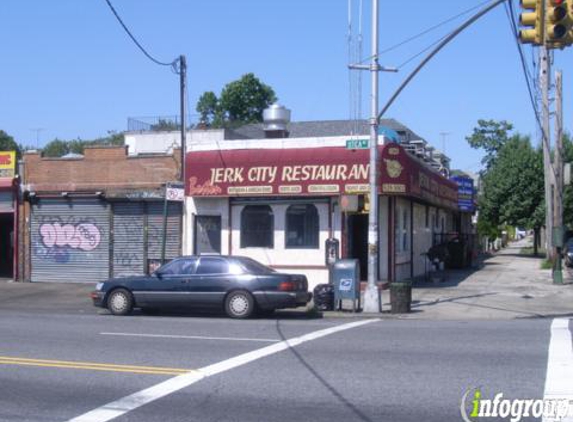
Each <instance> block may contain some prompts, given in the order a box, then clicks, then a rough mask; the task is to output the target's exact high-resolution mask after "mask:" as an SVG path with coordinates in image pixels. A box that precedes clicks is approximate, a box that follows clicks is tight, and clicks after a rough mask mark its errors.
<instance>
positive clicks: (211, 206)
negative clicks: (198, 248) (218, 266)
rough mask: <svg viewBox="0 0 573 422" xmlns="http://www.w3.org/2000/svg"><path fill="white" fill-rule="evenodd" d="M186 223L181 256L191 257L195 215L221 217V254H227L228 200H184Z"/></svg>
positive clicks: (187, 198) (189, 198) (188, 198)
mask: <svg viewBox="0 0 573 422" xmlns="http://www.w3.org/2000/svg"><path fill="white" fill-rule="evenodd" d="M185 206H186V209H185V211H186V216H185V218H186V221H185V228H186V230H185V232H184V235H185V238H184V239H183V254H185V255H191V254H193V253H195V251H194V250H193V241H194V239H195V227H194V221H195V219H194V217H195V216H197V215H213V216H220V217H221V229H222V230H221V254H222V255H228V254H229V242H228V241H227V240H228V239H229V199H228V198H199V199H196V198H191V197H186V198H185Z"/></svg>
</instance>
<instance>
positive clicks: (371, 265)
mask: <svg viewBox="0 0 573 422" xmlns="http://www.w3.org/2000/svg"><path fill="white" fill-rule="evenodd" d="M378 23H379V21H378V0H372V60H371V62H370V76H371V84H372V86H371V98H370V107H371V108H370V110H371V117H370V212H369V213H368V285H367V287H366V291H365V292H364V312H381V311H382V306H381V305H382V304H381V303H380V294H379V292H378V286H377V284H376V283H377V281H378V70H379V69H378V68H379V64H378Z"/></svg>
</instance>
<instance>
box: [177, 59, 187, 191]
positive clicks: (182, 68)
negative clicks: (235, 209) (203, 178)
mask: <svg viewBox="0 0 573 422" xmlns="http://www.w3.org/2000/svg"><path fill="white" fill-rule="evenodd" d="M186 80H187V60H186V59H185V56H184V55H183V54H182V55H181V56H179V87H180V101H181V172H180V179H181V181H182V182H183V183H185V150H186V149H187V145H186V144H187V142H186V138H187V122H186V119H185V117H186V110H185V97H186V95H185V94H186V92H185V91H186V89H187V87H186Z"/></svg>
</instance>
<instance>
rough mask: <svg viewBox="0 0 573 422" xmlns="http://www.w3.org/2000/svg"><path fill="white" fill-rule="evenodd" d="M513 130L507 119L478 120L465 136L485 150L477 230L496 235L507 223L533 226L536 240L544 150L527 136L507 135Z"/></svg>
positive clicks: (542, 207)
mask: <svg viewBox="0 0 573 422" xmlns="http://www.w3.org/2000/svg"><path fill="white" fill-rule="evenodd" d="M512 129H513V126H512V125H511V124H510V123H508V122H506V121H501V122H496V121H493V120H487V121H486V120H479V121H478V127H477V128H475V129H474V131H473V134H472V135H471V136H469V137H467V138H466V139H467V141H468V142H469V144H470V145H471V146H472V147H473V148H483V149H484V150H485V151H486V156H485V157H484V159H483V163H484V164H485V166H486V168H485V170H484V171H482V174H481V175H482V193H481V195H480V196H479V198H478V205H479V216H478V232H479V233H480V234H482V235H484V236H488V237H490V238H495V237H497V236H498V235H499V230H500V228H501V227H502V225H504V224H509V225H511V226H519V227H525V228H529V229H534V230H535V233H536V240H537V239H538V233H539V229H540V228H541V227H542V226H543V224H544V222H545V198H544V181H543V153H542V150H541V149H535V148H533V147H532V146H531V142H530V139H529V138H528V137H523V136H521V135H519V134H514V135H510V133H509V131H511V130H512ZM535 248H537V242H536V243H535ZM536 251H537V249H536Z"/></svg>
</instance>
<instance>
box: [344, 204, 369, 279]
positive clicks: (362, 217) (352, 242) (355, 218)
mask: <svg viewBox="0 0 573 422" xmlns="http://www.w3.org/2000/svg"><path fill="white" fill-rule="evenodd" d="M347 221H348V232H347V245H348V258H353V259H358V260H359V261H360V278H361V279H362V280H366V279H367V277H368V214H349V215H348V220H347Z"/></svg>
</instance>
